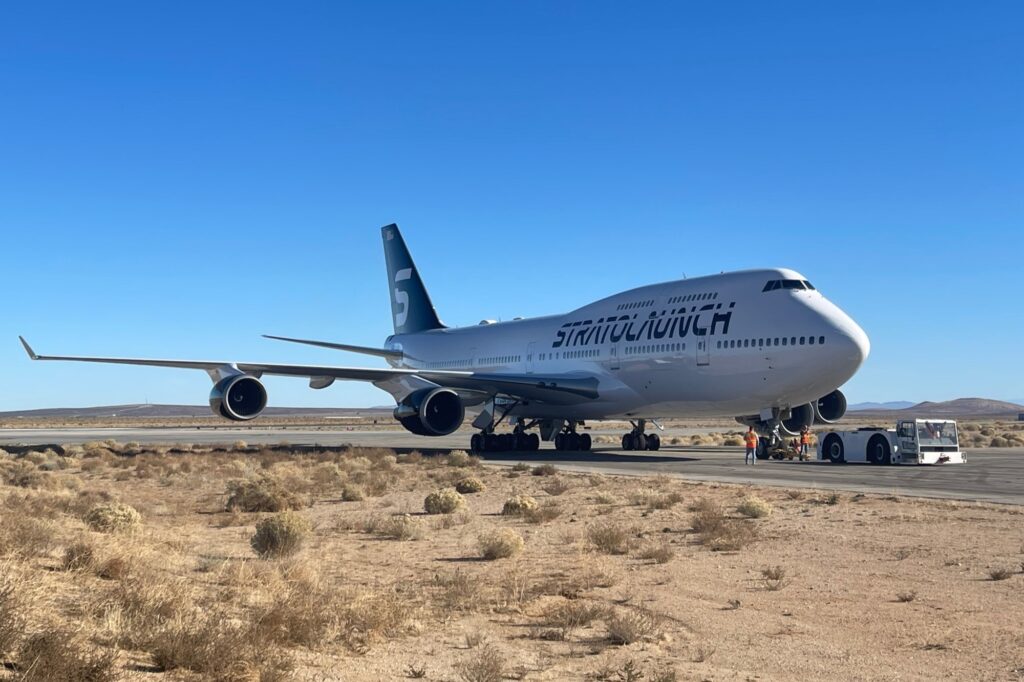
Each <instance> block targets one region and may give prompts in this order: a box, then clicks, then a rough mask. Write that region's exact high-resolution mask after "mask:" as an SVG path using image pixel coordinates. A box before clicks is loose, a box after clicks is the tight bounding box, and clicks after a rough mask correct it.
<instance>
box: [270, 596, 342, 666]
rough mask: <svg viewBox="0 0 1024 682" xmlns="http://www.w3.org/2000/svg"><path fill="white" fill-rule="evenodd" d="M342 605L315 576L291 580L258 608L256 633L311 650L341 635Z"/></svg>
mask: <svg viewBox="0 0 1024 682" xmlns="http://www.w3.org/2000/svg"><path fill="white" fill-rule="evenodd" d="M342 606H343V604H342V603H341V602H340V600H339V598H338V593H336V592H333V591H327V590H324V589H323V588H322V587H321V585H320V583H319V581H318V580H316V579H314V580H313V582H311V583H308V582H303V581H298V582H296V583H291V584H288V585H286V586H285V587H284V588H282V589H280V591H279V592H278V593H276V594H274V595H273V596H272V597H271V600H270V602H269V603H268V604H265V605H263V606H261V607H259V608H257V609H256V610H255V612H254V614H253V616H252V629H253V635H254V636H255V637H256V638H258V639H259V640H261V641H266V642H272V643H274V644H279V645H282V646H304V647H308V648H311V649H312V648H315V647H317V646H319V645H321V644H323V643H324V642H326V641H328V640H330V639H333V638H335V637H336V636H337V635H338V633H339V632H340V630H341V625H342Z"/></svg>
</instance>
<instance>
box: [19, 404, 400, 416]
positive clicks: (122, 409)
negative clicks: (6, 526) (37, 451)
mask: <svg viewBox="0 0 1024 682" xmlns="http://www.w3.org/2000/svg"><path fill="white" fill-rule="evenodd" d="M263 414H264V415H266V416H269V417H302V416H309V417H358V416H370V415H374V416H376V415H381V414H391V408H385V407H360V408H348V407H268V408H267V409H266V410H265V411H264V412H263ZM209 416H212V413H211V412H210V407H209V405H104V406H100V407H54V408H50V409H43V410H21V411H16V412H0V419H29V418H40V417H62V418H72V419H77V418H87V417H92V418H96V417H121V418H129V417H140V418H142V417H209Z"/></svg>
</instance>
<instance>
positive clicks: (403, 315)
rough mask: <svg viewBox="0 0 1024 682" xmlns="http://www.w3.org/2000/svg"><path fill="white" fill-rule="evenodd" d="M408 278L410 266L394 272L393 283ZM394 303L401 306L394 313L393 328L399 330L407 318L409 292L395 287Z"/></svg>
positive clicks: (410, 274) (410, 275)
mask: <svg viewBox="0 0 1024 682" xmlns="http://www.w3.org/2000/svg"><path fill="white" fill-rule="evenodd" d="M389 234H390V233H389ZM408 279H412V268H402V269H401V270H399V271H398V272H396V273H395V284H398V283H399V282H404V281H406V280H408ZM395 303H396V304H397V305H399V306H401V310H399V311H398V312H396V313H395V330H396V331H401V330H402V328H403V327H405V321H406V320H407V319H409V294H408V293H406V291H405V289H403V288H401V287H397V286H396V287H395Z"/></svg>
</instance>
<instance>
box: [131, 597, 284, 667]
mask: <svg viewBox="0 0 1024 682" xmlns="http://www.w3.org/2000/svg"><path fill="white" fill-rule="evenodd" d="M146 650H147V651H149V654H150V656H152V658H153V662H154V663H155V664H156V666H157V667H158V668H160V670H164V671H170V670H189V671H192V672H195V673H199V674H201V675H203V676H204V677H205V679H215V680H225V681H227V682H236V681H237V682H242V681H245V682H249V681H250V680H259V681H260V682H264V681H270V680H285V679H288V675H289V673H290V672H291V670H292V664H291V662H290V661H289V660H288V659H287V658H285V657H284V656H283V655H281V654H280V653H279V652H278V651H277V650H275V648H273V647H268V646H267V643H266V641H264V640H259V639H257V638H256V637H253V632H252V630H251V628H249V627H246V626H244V625H239V624H232V620H231V619H230V618H229V617H228V615H227V614H224V613H210V614H208V615H206V616H202V615H199V614H194V615H192V616H190V617H188V618H184V619H178V620H175V621H171V622H168V623H166V624H165V625H164V626H163V627H161V628H160V629H159V630H157V631H156V632H155V633H154V634H153V636H152V638H151V640H150V641H149V642H147V646H146Z"/></svg>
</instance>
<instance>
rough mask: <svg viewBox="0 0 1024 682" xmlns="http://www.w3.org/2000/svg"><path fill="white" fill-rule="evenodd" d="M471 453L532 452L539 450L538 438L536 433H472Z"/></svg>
mask: <svg viewBox="0 0 1024 682" xmlns="http://www.w3.org/2000/svg"><path fill="white" fill-rule="evenodd" d="M469 449H470V450H472V451H473V452H510V451H517V452H534V451H536V450H539V449H540V436H539V435H537V434H536V433H526V432H525V431H516V432H514V433H487V432H483V433H474V434H473V436H472V437H471V438H470V439H469Z"/></svg>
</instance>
